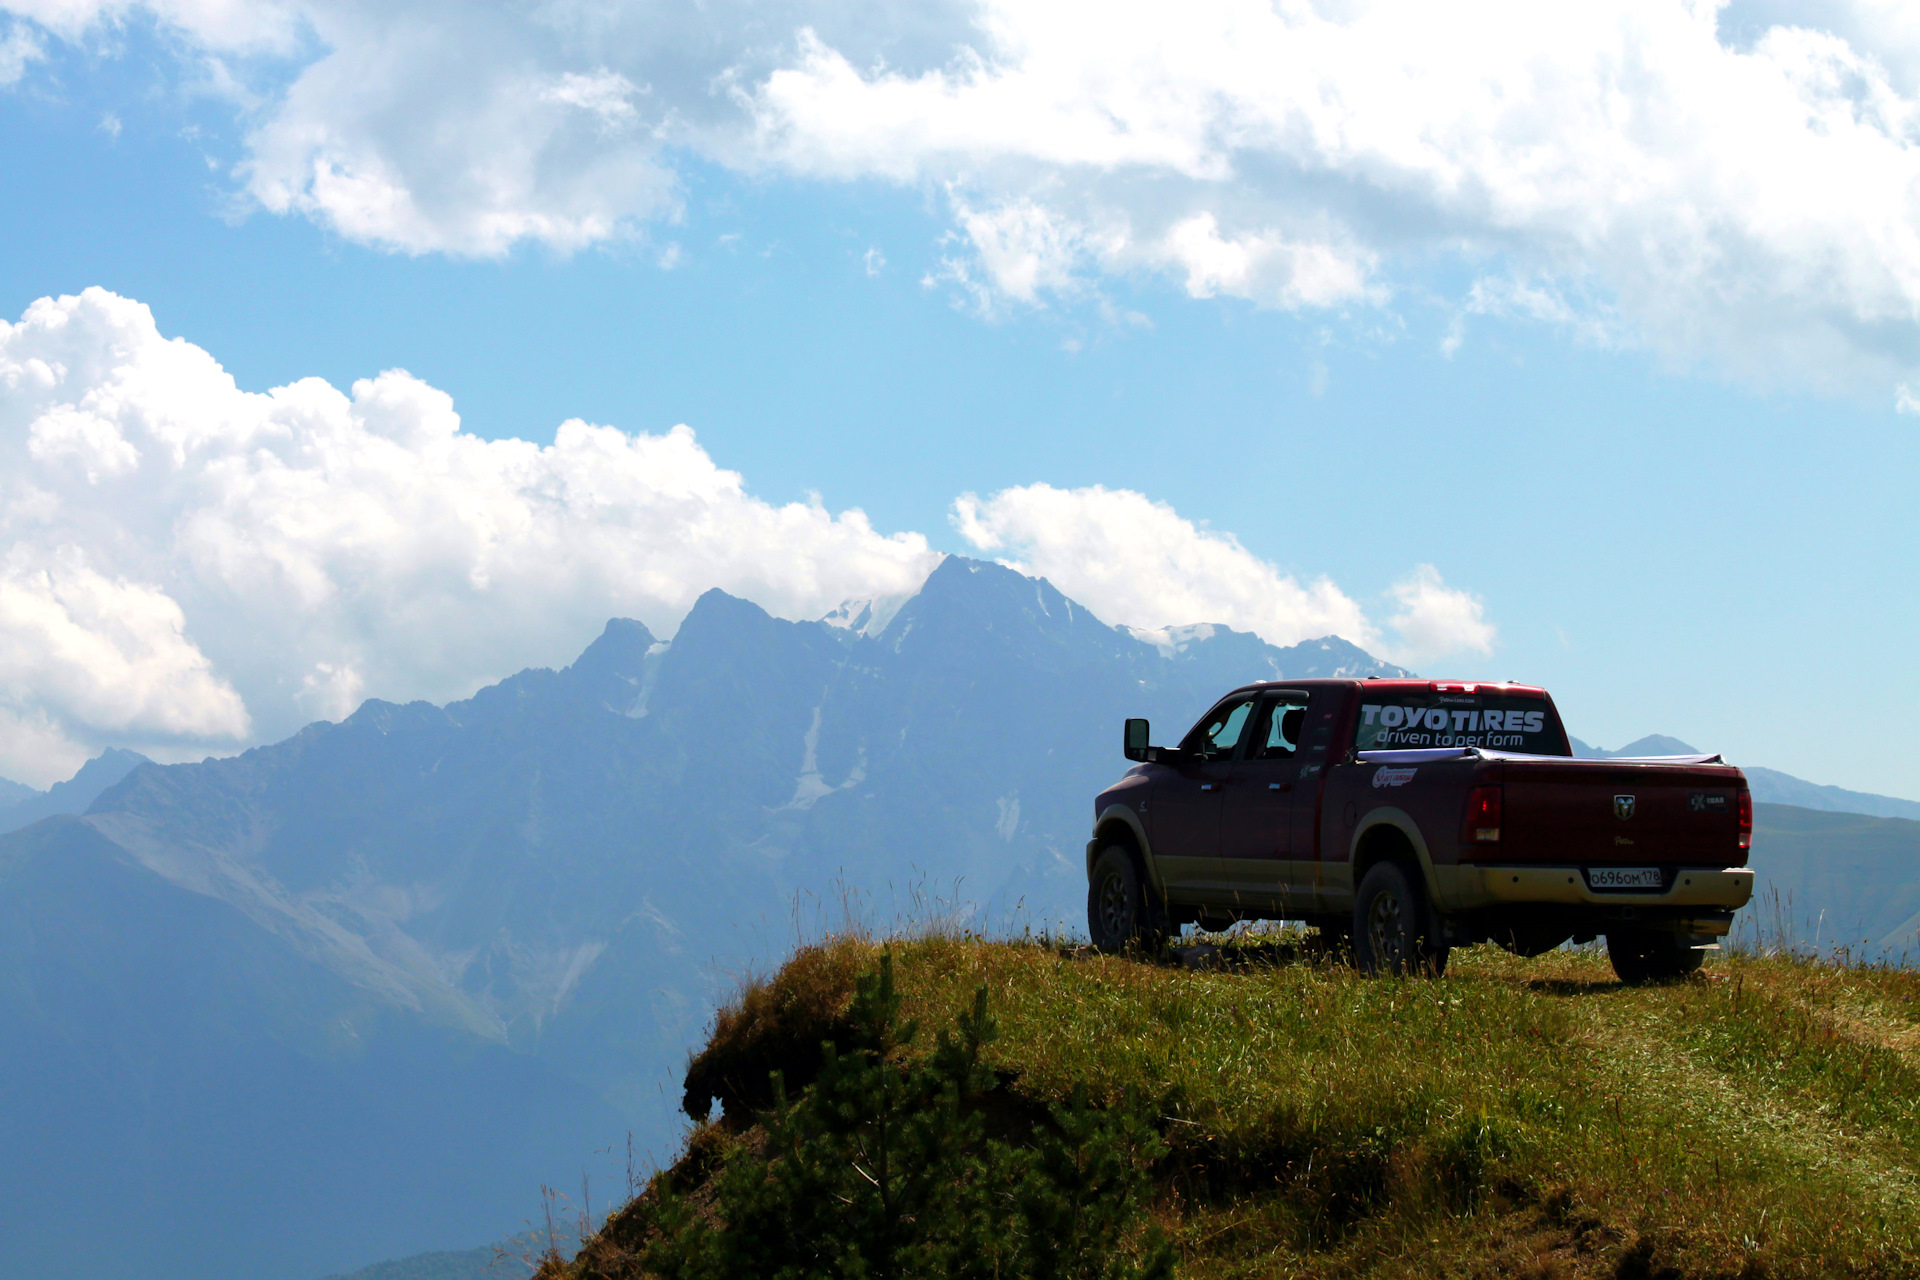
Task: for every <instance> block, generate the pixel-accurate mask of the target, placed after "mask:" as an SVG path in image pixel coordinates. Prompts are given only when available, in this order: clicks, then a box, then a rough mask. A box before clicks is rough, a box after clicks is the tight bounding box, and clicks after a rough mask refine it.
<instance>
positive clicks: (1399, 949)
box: [1353, 862, 1447, 978]
mask: <svg viewBox="0 0 1920 1280" xmlns="http://www.w3.org/2000/svg"><path fill="white" fill-rule="evenodd" d="M1436 932H1437V931H1436V927H1435V922H1434V914H1433V908H1432V907H1431V905H1429V904H1428V902H1427V893H1426V888H1425V886H1424V885H1421V884H1420V883H1419V879H1418V877H1416V876H1409V875H1408V874H1407V871H1406V868H1404V867H1402V866H1400V865H1399V864H1398V863H1394V862H1382V863H1380V864H1379V865H1377V866H1375V867H1374V868H1373V869H1372V870H1370V871H1368V872H1367V874H1366V875H1365V876H1364V877H1363V878H1362V879H1361V881H1360V891H1359V892H1358V893H1357V894H1355V895H1354V900H1353V963H1354V966H1355V967H1356V968H1358V969H1359V970H1360V972H1362V973H1365V974H1369V975H1371V974H1379V973H1392V974H1410V973H1411V974H1421V975H1423V976H1426V977H1433V978H1437V977H1439V976H1440V975H1441V974H1442V973H1444V972H1446V968H1447V946H1446V944H1445V943H1442V942H1438V941H1436Z"/></svg>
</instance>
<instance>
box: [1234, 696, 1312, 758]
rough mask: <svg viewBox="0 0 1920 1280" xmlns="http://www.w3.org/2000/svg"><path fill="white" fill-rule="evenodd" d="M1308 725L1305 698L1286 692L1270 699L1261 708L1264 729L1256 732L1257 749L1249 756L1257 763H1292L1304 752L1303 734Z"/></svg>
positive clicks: (1260, 728) (1262, 727)
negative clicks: (1267, 761) (1281, 761)
mask: <svg viewBox="0 0 1920 1280" xmlns="http://www.w3.org/2000/svg"><path fill="white" fill-rule="evenodd" d="M1306 725H1307V702H1306V699H1305V698H1302V697H1301V696H1300V695H1298V694H1286V693H1283V694H1281V695H1280V696H1279V697H1277V698H1269V699H1268V700H1267V704H1266V705H1265V706H1264V707H1262V708H1261V709H1260V727H1259V728H1258V729H1256V730H1255V731H1254V741H1253V747H1252V750H1250V751H1249V752H1248V753H1247V754H1248V755H1249V756H1250V757H1252V758H1253V759H1256V760H1291V759H1293V757H1294V753H1295V752H1297V751H1299V749H1300V735H1301V734H1302V733H1303V732H1305V731H1306Z"/></svg>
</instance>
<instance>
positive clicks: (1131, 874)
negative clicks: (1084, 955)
mask: <svg viewBox="0 0 1920 1280" xmlns="http://www.w3.org/2000/svg"><path fill="white" fill-rule="evenodd" d="M1151 897H1152V890H1151V888H1150V887H1149V886H1148V885H1147V884H1145V883H1144V882H1143V881H1142V879H1141V876H1140V868H1139V866H1138V865H1137V864H1136V863H1135V862H1134V860H1133V855H1132V854H1131V853H1130V852H1128V851H1127V850H1126V849H1123V848H1121V847H1120V846H1119V845H1117V844H1111V845H1108V846H1107V847H1106V848H1104V849H1102V850H1101V851H1100V856H1099V857H1098V858H1097V859H1095V860H1094V864H1093V873H1092V874H1091V875H1090V876H1088V877H1087V932H1088V933H1090V934H1091V935H1092V936H1093V945H1094V946H1096V947H1098V948H1100V950H1102V951H1105V952H1107V953H1108V954H1109V955H1113V954H1117V953H1119V952H1122V951H1125V950H1126V949H1127V948H1128V947H1140V948H1143V949H1147V950H1151V949H1153V948H1155V947H1158V946H1159V945H1160V943H1161V942H1162V940H1164V939H1165V937H1166V933H1167V926H1166V922H1165V917H1166V913H1165V911H1164V910H1161V909H1160V907H1159V904H1158V903H1157V902H1153V901H1150V899H1151Z"/></svg>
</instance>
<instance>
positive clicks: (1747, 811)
mask: <svg viewBox="0 0 1920 1280" xmlns="http://www.w3.org/2000/svg"><path fill="white" fill-rule="evenodd" d="M1737 803H1738V804H1739V806H1740V847H1741V848H1742V849H1751V848H1753V792H1751V791H1742V792H1741V793H1740V799H1739V801H1738V802H1737Z"/></svg>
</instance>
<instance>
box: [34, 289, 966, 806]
mask: <svg viewBox="0 0 1920 1280" xmlns="http://www.w3.org/2000/svg"><path fill="white" fill-rule="evenodd" d="M0 532H3V533H4V535H5V538H6V542H7V545H8V547H9V548H10V549H9V551H8V554H7V559H6V561H5V565H4V569H0V685H3V686H4V688H5V689H6V690H7V693H6V695H5V696H4V698H0V716H4V717H6V718H8V722H9V724H11V725H12V728H7V727H6V726H0V735H5V736H7V740H8V741H9V742H15V743H24V742H27V741H28V739H29V738H30V737H34V736H35V735H37V738H35V740H36V741H39V740H52V741H60V742H65V743H66V744H67V747H66V749H65V753H64V754H63V755H59V756H58V759H57V760H55V759H53V758H46V759H40V760H35V759H34V758H33V757H34V754H35V752H36V751H41V748H39V747H32V746H31V745H29V746H21V747H8V746H0V773H9V774H10V775H11V776H16V777H25V778H27V779H28V780H30V781H37V782H46V781H49V780H51V779H52V778H54V777H58V776H63V773H64V772H65V771H70V770H69V769H68V768H67V766H68V764H69V763H70V762H71V760H74V759H77V753H79V752H80V751H81V750H82V746H83V744H84V745H85V746H87V747H97V746H98V745H102V744H104V743H106V742H119V743H125V744H127V745H133V746H142V745H147V746H152V745H156V744H159V745H164V744H167V743H179V742H189V741H190V742H205V743H208V744H213V745H220V744H228V745H231V744H235V743H239V742H242V741H245V740H248V739H249V738H251V737H255V736H269V737H271V736H277V735H279V734H282V733H285V732H287V731H289V730H291V729H292V728H294V727H296V726H297V725H299V724H300V723H303V722H304V721H305V720H307V719H309V718H311V717H313V716H338V715H341V714H344V713H345V712H347V711H350V710H351V709H352V707H353V706H354V705H355V704H356V703H357V702H358V700H359V699H360V698H361V697H362V696H365V695H378V696H382V697H387V698H393V699H407V698H416V697H418V698H430V699H434V700H442V699H446V698H452V697H459V696H464V695H465V694H466V693H468V692H470V691H471V690H472V689H473V688H474V687H475V686H477V685H478V684H480V683H482V682H484V681H487V680H492V679H496V678H498V677H499V676H501V675H503V674H505V673H507V672H510V671H512V670H515V669H517V668H519V667H522V666H525V665H528V664H530V663H559V662H565V661H567V660H568V659H570V658H571V657H572V656H573V655H574V654H575V653H577V652H578V650H579V649H580V647H581V645H582V642H583V641H584V639H586V638H588V637H590V636H591V635H592V634H593V633H594V632H595V631H596V630H597V629H598V628H599V626H600V625H601V624H602V623H604V622H605V620H606V619H607V618H608V617H610V616H613V615H616V614H620V615H627V616H634V617H638V618H640V619H642V620H643V621H645V622H646V623H648V625H649V626H652V627H654V628H655V629H656V630H659V631H663V632H671V630H672V629H673V628H674V627H675V626H677V625H678V622H679V619H680V617H681V616H682V615H683V614H684V613H685V611H686V610H687V608H688V607H690V605H691V604H692V602H693V600H694V598H695V597H696V596H698V595H699V594H700V593H701V592H702V591H705V590H706V589H708V588H710V587H716V586H717V587H721V588H724V589H726V590H728V591H731V592H733V593H735V594H738V595H742V596H746V597H748V598H750V599H753V600H756V601H758V602H759V603H761V604H762V605H764V606H766V607H767V608H769V609H771V610H772V611H774V612H776V613H779V614H783V615H785V616H788V617H817V616H819V615H821V614H823V613H825V612H826V611H827V610H828V609H830V608H832V607H833V606H834V605H835V604H837V603H839V602H840V601H841V600H844V599H846V598H848V597H850V596H856V595H881V594H897V593H900V592H903V591H911V590H913V589H915V588H917V587H918V585H919V583H920V582H921V581H922V580H923V579H924V578H925V576H926V574H927V573H928V572H929V571H930V570H931V568H932V566H933V564H934V563H935V562H936V561H937V559H938V556H937V553H935V552H934V551H932V550H931V549H929V547H928V545H927V542H926V540H925V539H924V538H922V537H920V536H919V535H917V534H898V535H894V536H890V537H889V536H883V535H881V534H880V533H877V532H876V531H875V530H874V529H873V528H872V526H871V525H870V524H869V523H868V521H867V519H866V517H865V516H864V515H863V514H861V513H860V512H859V511H844V512H840V513H838V514H835V513H832V512H829V511H827V510H826V509H825V508H824V507H822V506H820V505H819V504H818V503H817V502H815V503H812V504H804V503H793V504H788V505H784V506H778V505H774V504H770V503H767V502H763V501H761V500H759V499H757V498H755V497H753V496H752V495H751V494H750V493H748V492H747V491H746V489H745V486H744V484H743V482H742V480H741V477H740V476H739V475H738V474H736V473H734V472H731V471H726V470H723V469H722V468H720V467H718V466H716V465H715V464H714V462H713V460H712V459H711V458H710V457H708V455H707V454H706V452H705V451H704V450H703V449H701V447H700V445H699V443H698V442H697V441H696V440H695V439H694V436H693V433H692V432H691V431H690V430H688V429H687V428H685V427H676V428H674V429H673V430H671V431H668V432H666V433H664V434H661V435H646V434H638V435H634V434H628V433H626V432H622V431H619V430H616V429H614V428H612V427H604V426H595V425H592V424H589V423H586V422H580V421H570V422H567V423H564V424H562V425H561V427H560V428H559V430H558V431H557V433H556V435H555V439H554V442H553V444H551V445H547V446H541V445H536V444H532V443H529V442H527V441H524V440H491V441H490V440H483V439H480V438H478V437H476V436H473V435H470V434H468V433H466V432H464V431H462V430H461V429H460V420H459V417H458V415H457V414H456V413H455V412H454V408H453V404H452V402H451V400H450V399H449V398H448V397H447V395H446V394H445V393H444V392H441V391H439V390H436V389H435V388H433V387H430V386H428V385H426V384H425V383H422V382H420V381H419V380H418V379H415V378H413V377H410V376H409V375H407V374H405V373H403V372H398V371H393V372H388V373H384V374H381V375H380V376H379V377H376V378H372V379H367V380H364V381H361V382H357V383H355V384H354V385H353V387H352V389H351V391H350V392H343V391H340V390H338V389H336V388H334V387H332V386H330V385H328V384H327V383H325V382H323V381H320V380H319V379H313V378H309V379H305V380H303V381H300V382H296V383H293V384H292V385H289V386H284V387H277V388H274V389H273V390H272V391H269V392H265V393H254V392H246V391H242V390H241V389H239V388H238V387H237V386H236V385H235V384H234V381H233V379H232V378H231V377H230V376H229V375H228V374H227V373H226V372H225V371H224V370H223V369H221V367H220V366H219V364H218V363H217V362H216V361H215V360H214V358H213V357H212V356H211V355H209V354H208V353H207V352H205V351H203V350H201V349H200V348H198V347H195V346H193V345H191V344H189V343H187V342H184V341H181V340H179V339H173V340H169V339H167V338H165V337H163V336H162V335H161V334H160V333H159V331H158V330H157V328H156V327H155V324H154V320H153V316H152V314H151V313H150V312H149V311H148V310H147V308H146V307H144V306H142V305H140V304H139V303H137V302H134V301H131V300H129V299H126V298H122V297H118V296H116V295H114V294H111V293H107V292H105V291H103V290H98V289H92V290H88V291H87V292H86V293H84V294H82V295H80V296H78V297H65V298H58V299H53V298H46V299H42V300H41V301H39V302H37V303H35V304H34V305H33V306H32V307H30V308H29V309H28V310H27V312H26V314H25V316H24V317H23V318H22V319H21V321H20V322H19V323H18V324H4V323H0ZM43 754H44V753H43Z"/></svg>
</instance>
